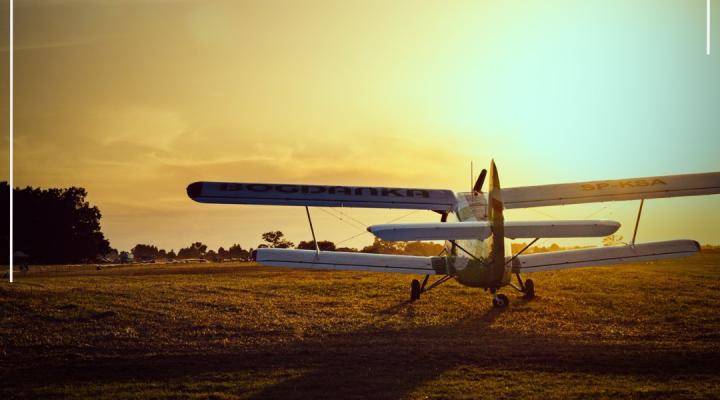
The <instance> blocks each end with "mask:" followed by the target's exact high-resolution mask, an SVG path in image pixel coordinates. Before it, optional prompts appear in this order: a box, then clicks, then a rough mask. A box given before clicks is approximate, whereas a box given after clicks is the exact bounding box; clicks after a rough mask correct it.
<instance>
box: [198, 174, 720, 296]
mask: <svg viewBox="0 0 720 400" xmlns="http://www.w3.org/2000/svg"><path fill="white" fill-rule="evenodd" d="M486 178H487V181H488V187H487V190H483V186H484V183H485V180H486ZM718 193H720V172H713V173H699V174H685V175H670V176H654V177H645V178H631V179H616V180H606V181H592V182H577V183H562V184H551V185H540V186H525V187H513V188H506V189H503V188H501V187H500V177H499V175H498V170H497V167H496V165H495V162H494V161H493V162H491V164H490V169H489V172H488V171H487V170H482V172H481V173H480V175H479V176H478V178H477V180H476V181H475V183H474V185H473V187H472V190H471V191H469V192H460V193H454V192H452V191H450V190H440V189H417V188H391V187H367V186H325V185H304V184H278V183H229V182H195V183H192V184H190V185H189V186H188V187H187V194H188V196H189V197H190V198H191V199H193V200H195V201H198V202H201V203H222V204H263V205H283V206H304V207H305V209H306V212H307V216H308V221H309V223H310V229H311V232H312V235H313V240H314V241H315V246H316V249H315V250H296V249H279V248H261V249H258V250H257V253H256V256H255V257H256V260H257V261H258V262H259V263H261V264H263V265H267V266H271V267H290V268H314V269H330V270H350V271H373V272H392V273H401V274H411V275H420V276H423V275H424V278H423V280H422V283H421V282H420V280H418V279H413V280H412V281H411V284H410V300H411V301H415V300H417V299H419V298H420V296H421V294H422V293H425V292H427V291H429V290H431V289H433V288H435V287H438V286H439V285H441V284H442V283H444V282H446V281H448V280H450V279H455V280H457V282H459V283H461V284H463V285H466V286H470V287H475V288H482V289H485V290H487V291H489V292H490V293H491V294H492V303H493V306H495V307H498V308H503V307H507V305H508V304H509V299H508V297H507V296H506V295H504V294H500V293H498V291H499V290H500V289H501V288H503V287H508V286H509V287H511V288H513V289H515V290H517V291H519V292H521V293H522V294H523V295H524V296H525V297H526V298H532V297H534V295H535V285H534V283H533V281H532V279H523V276H522V275H521V274H526V273H531V272H536V271H548V270H557V269H566V268H577V267H588V266H598V265H617V264H622V263H630V262H640V261H651V260H658V259H665V258H676V257H685V256H689V255H692V254H695V253H697V252H698V251H699V250H700V245H699V244H698V242H696V241H694V240H670V241H661V242H650V243H635V238H636V234H637V227H638V224H639V221H640V216H641V213H642V206H643V202H644V201H645V200H647V199H656V198H666V197H677V196H697V195H711V194H718ZM623 200H640V203H639V209H638V214H637V220H636V222H635V230H634V233H633V238H632V241H631V242H630V243H628V244H626V245H622V246H608V247H597V248H588V249H579V250H568V251H557V252H550V253H539V254H525V252H526V251H527V250H528V249H529V248H530V246H532V245H533V244H534V243H536V242H537V240H539V239H540V238H578V237H605V236H608V235H611V234H613V233H614V232H616V231H617V230H618V229H619V228H620V223H619V222H616V221H606V220H565V221H558V220H555V221H505V218H504V217H503V211H504V210H506V209H517V208H529V207H541V206H554V205H569V204H580V203H594V202H607V201H623ZM308 207H363V208H389V209H413V210H418V209H419V210H430V211H434V212H436V213H438V214H439V215H440V220H439V222H435V223H408V224H398V223H396V224H381V225H373V226H370V227H368V231H370V232H371V233H372V234H373V235H375V236H376V237H378V238H380V239H382V240H388V241H418V240H441V241H442V240H444V241H445V246H444V250H443V253H441V254H439V255H438V256H435V257H419V256H409V255H387V254H367V253H352V252H336V251H320V249H319V248H318V247H317V239H316V238H315V232H314V229H313V226H312V219H311V217H310V211H309V208H308ZM505 238H510V239H532V241H530V243H529V244H528V245H527V246H525V247H524V248H523V249H522V250H520V251H519V252H517V253H516V254H509V252H508V249H507V248H506V246H505ZM433 275H434V276H437V277H438V279H435V280H434V282H432V283H431V284H430V285H428V281H429V279H430V277H431V276H433ZM513 276H514V277H516V278H517V283H515V282H513Z"/></svg>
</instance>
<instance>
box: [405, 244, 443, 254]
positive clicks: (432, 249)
mask: <svg viewBox="0 0 720 400" xmlns="http://www.w3.org/2000/svg"><path fill="white" fill-rule="evenodd" d="M443 248H444V246H443V245H441V244H439V243H432V242H407V243H405V247H404V248H403V253H405V254H410V255H413V256H426V257H433V256H437V255H438V254H440V253H441V252H442V251H443Z"/></svg>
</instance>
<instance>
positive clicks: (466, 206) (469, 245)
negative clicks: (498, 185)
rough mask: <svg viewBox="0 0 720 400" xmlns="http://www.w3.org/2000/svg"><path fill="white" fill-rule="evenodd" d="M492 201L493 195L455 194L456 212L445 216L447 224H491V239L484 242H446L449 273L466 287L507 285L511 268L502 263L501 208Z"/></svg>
mask: <svg viewBox="0 0 720 400" xmlns="http://www.w3.org/2000/svg"><path fill="white" fill-rule="evenodd" d="M495 195H497V193H496V194H495ZM492 199H493V194H492V192H491V193H458V194H457V204H458V207H457V210H456V211H455V212H452V213H449V214H448V219H447V220H448V222H466V221H489V222H490V223H491V224H492V230H493V235H491V236H490V237H489V238H488V239H486V240H456V241H446V242H445V249H446V252H447V254H448V255H447V264H448V269H449V272H451V273H452V274H453V275H454V276H455V279H457V281H458V282H460V283H461V284H463V285H466V286H471V287H478V288H487V289H497V288H500V287H502V286H505V285H507V284H508V283H509V282H510V272H511V267H510V265H506V262H505V260H506V258H505V246H504V234H503V232H502V227H503V223H504V221H503V214H502V204H501V202H500V204H498V202H497V201H495V202H493V201H492ZM493 203H495V204H493Z"/></svg>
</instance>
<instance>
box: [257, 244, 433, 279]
mask: <svg viewBox="0 0 720 400" xmlns="http://www.w3.org/2000/svg"><path fill="white" fill-rule="evenodd" d="M256 259H257V261H258V262H259V263H260V264H263V265H267V266H271V267H290V268H316V269H333V270H349V271H373V272H396V273H401V274H420V275H427V274H446V273H447V266H446V263H445V258H444V257H418V256H399V255H389V254H368V253H349V252H341V251H321V252H319V253H318V252H315V251H313V250H292V249H258V250H257V256H256Z"/></svg>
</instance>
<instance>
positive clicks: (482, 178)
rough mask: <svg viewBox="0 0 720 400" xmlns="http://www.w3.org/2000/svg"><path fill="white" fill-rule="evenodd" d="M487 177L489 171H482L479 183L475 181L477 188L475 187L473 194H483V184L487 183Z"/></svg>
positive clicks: (478, 179)
mask: <svg viewBox="0 0 720 400" xmlns="http://www.w3.org/2000/svg"><path fill="white" fill-rule="evenodd" d="M485 175H487V170H486V169H484V168H483V170H482V171H480V176H478V178H477V181H475V186H474V187H473V192H475V193H481V192H482V187H483V183H485Z"/></svg>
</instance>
